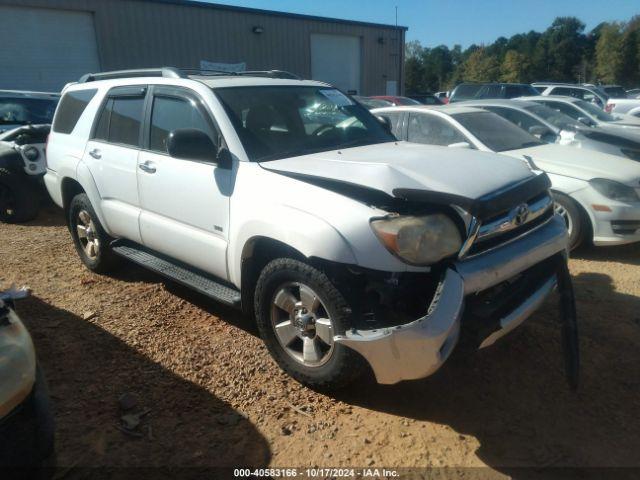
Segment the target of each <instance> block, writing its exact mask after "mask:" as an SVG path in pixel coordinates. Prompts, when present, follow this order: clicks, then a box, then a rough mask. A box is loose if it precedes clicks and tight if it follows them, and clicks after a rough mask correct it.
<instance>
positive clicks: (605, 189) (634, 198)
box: [589, 178, 640, 203]
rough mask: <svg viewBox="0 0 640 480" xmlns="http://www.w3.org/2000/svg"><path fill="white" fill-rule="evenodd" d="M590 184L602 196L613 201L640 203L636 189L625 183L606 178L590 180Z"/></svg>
mask: <svg viewBox="0 0 640 480" xmlns="http://www.w3.org/2000/svg"><path fill="white" fill-rule="evenodd" d="M589 184H590V185H591V186H592V187H593V188H594V189H595V190H596V191H598V193H600V195H602V196H604V197H607V198H610V199H611V200H616V201H618V202H632V203H633V202H638V201H640V198H639V197H638V194H637V193H636V191H635V189H634V188H633V187H630V186H628V185H625V184H624V183H620V182H616V181H615V180H608V179H606V178H594V179H592V180H589Z"/></svg>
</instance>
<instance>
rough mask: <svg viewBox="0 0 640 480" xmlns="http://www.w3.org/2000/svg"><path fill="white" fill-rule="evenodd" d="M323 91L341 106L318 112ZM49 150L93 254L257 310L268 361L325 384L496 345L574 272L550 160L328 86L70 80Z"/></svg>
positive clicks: (199, 79) (74, 224)
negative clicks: (451, 139) (469, 137)
mask: <svg viewBox="0 0 640 480" xmlns="http://www.w3.org/2000/svg"><path fill="white" fill-rule="evenodd" d="M69 102H73V103H75V104H78V107H79V108H76V109H74V111H73V114H72V115H63V114H62V112H65V111H66V108H67V107H66V106H67V104H68V103H69ZM80 102H81V106H80ZM316 104H319V105H322V106H323V107H322V109H323V110H325V111H329V110H331V109H333V110H334V112H335V114H334V115H324V116H323V117H315V116H312V117H309V116H308V114H307V112H308V111H309V110H308V106H309V105H316ZM394 108H395V107H394ZM318 118H322V119H323V122H326V123H318V121H317V120H318ZM47 153H48V167H49V168H48V170H47V175H46V177H45V182H46V185H47V187H48V189H49V192H50V193H51V196H52V198H53V199H54V200H55V202H56V203H57V204H58V205H60V206H61V207H62V208H64V211H65V215H66V217H67V221H68V224H69V231H70V233H71V236H72V239H73V242H74V245H75V247H76V250H77V252H78V255H79V257H80V259H81V261H82V262H83V263H84V265H85V266H86V267H87V268H88V269H90V270H92V271H95V272H108V271H109V270H110V269H111V268H113V266H114V262H115V260H116V257H117V256H120V257H124V258H127V259H129V260H131V261H134V262H137V263H139V264H141V265H143V266H145V267H146V268H149V269H151V270H153V271H156V272H158V273H161V274H162V275H165V276H167V277H169V278H171V279H173V280H175V281H178V282H180V283H183V284H185V285H187V286H189V287H191V288H193V289H195V290H196V291H198V292H200V293H202V294H205V295H207V296H209V297H210V298H213V299H216V300H218V301H221V302H223V303H226V304H229V305H233V306H237V307H239V308H242V309H243V310H244V311H245V312H246V313H247V314H251V313H253V314H254V316H255V319H256V322H257V325H258V329H259V332H260V335H261V336H262V338H263V340H264V342H265V344H266V346H267V348H268V350H269V352H270V353H271V355H272V356H273V358H274V359H275V361H276V362H277V363H278V364H279V365H280V366H281V367H282V368H283V369H284V370H285V371H286V372H288V373H289V374H290V375H292V376H293V377H294V378H296V379H298V380H299V381H300V382H303V383H305V384H308V385H313V386H316V387H323V388H329V387H337V386H340V385H344V384H346V383H348V382H349V381H351V380H352V379H353V378H354V377H355V376H357V375H358V374H359V373H360V372H362V369H363V368H364V367H366V364H367V363H368V364H369V366H370V367H371V370H372V371H373V373H374V374H375V376H376V379H377V380H378V382H380V383H387V384H390V383H396V382H399V381H401V380H409V379H417V378H422V377H426V376H428V375H430V374H432V373H433V372H435V371H436V370H438V369H439V368H440V367H441V366H442V365H443V364H444V362H445V361H446V360H447V358H448V357H449V355H450V354H451V352H452V350H453V349H454V347H455V346H456V344H457V343H458V339H459V338H460V336H461V335H464V336H465V338H467V337H468V338H470V339H472V340H473V343H474V344H475V345H476V346H480V347H484V346H488V345H490V344H492V343H493V342H494V341H496V340H497V339H498V338H500V337H502V336H503V335H504V334H506V333H507V332H508V331H510V330H511V329H512V328H514V327H515V326H516V325H518V324H519V323H521V322H522V321H524V320H525V319H526V318H527V317H528V316H529V314H530V313H532V312H533V311H534V310H535V309H536V308H537V307H538V306H539V305H540V304H541V303H542V301H543V300H544V298H545V297H546V296H547V294H548V293H549V292H550V291H551V290H552V289H553V288H554V285H555V284H556V282H557V280H558V278H560V279H562V278H566V275H564V274H563V275H564V276H560V277H559V276H558V275H559V273H558V272H559V271H561V272H566V245H567V243H566V242H567V232H566V228H565V224H564V222H563V220H562V218H560V217H558V216H555V215H554V214H553V209H552V207H551V205H552V201H551V198H550V196H549V193H548V187H549V180H548V178H547V176H546V175H544V174H542V173H541V172H534V171H533V170H532V169H531V168H530V167H529V166H528V165H526V164H525V163H524V162H522V161H517V160H514V159H510V158H504V157H501V156H499V155H494V154H488V153H484V154H482V153H478V152H472V151H465V150H460V149H458V150H454V149H446V148H439V147H428V146H420V145H411V144H408V143H406V142H397V141H396V139H395V138H394V137H393V136H392V135H391V134H390V133H389V132H388V130H387V128H386V124H385V123H383V122H382V121H380V120H379V119H378V118H376V117H375V116H374V115H372V114H371V113H370V112H369V111H368V110H366V109H365V108H363V107H362V106H361V105H359V104H358V103H357V102H355V101H353V100H351V99H350V98H349V97H347V96H346V95H344V94H342V93H341V92H340V91H339V90H337V89H334V88H332V87H331V86H328V85H327V84H325V83H320V82H315V81H308V80H293V79H285V78H282V77H276V78H272V76H271V75H270V73H269V72H264V73H260V72H251V73H245V74H233V75H231V74H230V75H226V74H215V75H206V74H191V75H190V74H187V73H186V72H184V71H181V70H177V69H173V68H163V69H152V70H143V71H131V72H113V73H104V74H89V75H86V76H85V77H83V78H82V79H81V81H80V82H78V83H76V84H72V85H69V86H68V87H67V88H66V89H65V90H64V92H63V97H62V100H61V103H60V106H59V107H58V111H57V113H56V115H55V118H54V122H53V128H52V132H51V135H50V138H49V144H48V150H47ZM462 172H464V173H462ZM560 285H563V281H562V280H560ZM478 309H479V310H478ZM463 310H464V312H466V314H467V315H472V314H473V313H474V312H475V313H477V314H478V315H477V316H476V317H473V318H471V317H468V318H467V317H465V318H467V320H468V322H466V323H464V322H462V316H463ZM488 311H493V312H500V313H499V314H498V313H494V314H493V315H491V316H489V317H487V316H486V312H488ZM461 322H462V323H461Z"/></svg>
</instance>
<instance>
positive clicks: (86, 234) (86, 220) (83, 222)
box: [76, 210, 100, 260]
mask: <svg viewBox="0 0 640 480" xmlns="http://www.w3.org/2000/svg"><path fill="white" fill-rule="evenodd" d="M76 231H77V232H78V239H79V240H80V245H81V246H82V249H83V250H84V253H85V255H86V256H87V257H89V259H91V260H95V259H96V258H97V257H98V254H99V253H100V240H99V239H98V235H97V231H96V224H95V222H94V221H93V219H92V218H91V215H90V214H89V212H87V211H86V210H80V212H78V218H77V225H76Z"/></svg>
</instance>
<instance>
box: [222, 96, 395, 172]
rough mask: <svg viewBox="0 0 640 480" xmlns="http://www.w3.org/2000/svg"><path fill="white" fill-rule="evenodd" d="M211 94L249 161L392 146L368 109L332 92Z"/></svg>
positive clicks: (390, 136) (382, 127) (388, 137)
mask: <svg viewBox="0 0 640 480" xmlns="http://www.w3.org/2000/svg"><path fill="white" fill-rule="evenodd" d="M214 91H215V93H216V95H217V96H218V98H219V99H220V101H221V102H222V104H223V106H224V108H225V110H226V112H227V115H229V118H230V120H231V122H232V123H233V124H234V127H235V129H236V131H237V132H238V136H239V137H240V141H241V142H242V145H243V146H244V149H245V151H246V152H247V156H248V157H249V159H250V160H251V161H256V162H260V161H267V160H276V159H279V158H285V157H293V156H298V155H305V154H309V153H315V152H324V151H329V150H337V149H340V148H348V147H357V146H362V145H371V144H375V143H383V142H392V141H395V137H393V135H391V133H390V132H388V131H387V130H386V129H385V127H384V126H383V125H382V123H381V122H380V121H378V120H377V119H376V118H375V117H374V116H373V115H372V114H371V113H369V111H368V110H367V109H366V108H364V107H363V106H362V105H360V104H359V103H357V102H355V101H353V100H351V99H350V98H349V97H347V96H346V95H344V94H343V93H342V92H340V91H339V90H336V89H335V88H327V87H298V86H275V87H272V86H258V87H230V88H217V89H215V90H214Z"/></svg>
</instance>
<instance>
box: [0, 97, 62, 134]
mask: <svg viewBox="0 0 640 480" xmlns="http://www.w3.org/2000/svg"><path fill="white" fill-rule="evenodd" d="M59 100H60V94H58V93H47V92H27V91H17V90H0V133H2V132H6V131H7V130H11V129H13V128H17V127H21V126H24V125H31V124H33V125H37V124H46V123H48V124H50V123H51V119H52V118H53V112H55V110H56V105H57V104H58V101H59Z"/></svg>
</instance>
